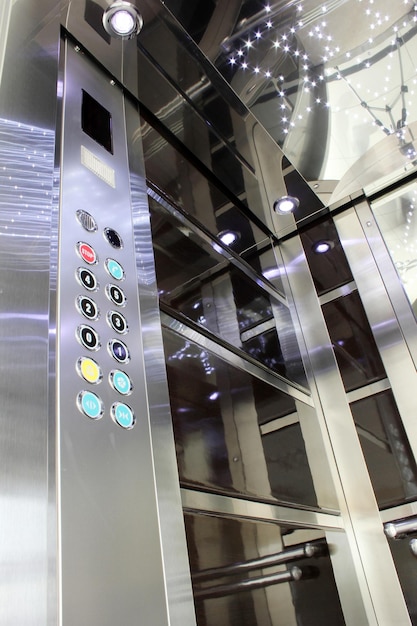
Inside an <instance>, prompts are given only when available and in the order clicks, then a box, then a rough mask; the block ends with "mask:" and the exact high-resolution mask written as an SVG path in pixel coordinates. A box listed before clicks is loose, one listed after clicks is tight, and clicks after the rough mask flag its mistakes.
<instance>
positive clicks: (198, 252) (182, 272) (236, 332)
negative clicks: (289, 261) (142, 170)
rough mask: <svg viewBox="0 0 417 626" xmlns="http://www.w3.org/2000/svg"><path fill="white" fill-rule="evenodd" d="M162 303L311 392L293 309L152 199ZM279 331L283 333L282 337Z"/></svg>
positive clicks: (158, 280)
mask: <svg viewBox="0 0 417 626" xmlns="http://www.w3.org/2000/svg"><path fill="white" fill-rule="evenodd" d="M150 205H151V225H152V235H153V242H154V254H155V265H156V274H157V283H158V290H159V295H160V299H161V302H163V303H164V304H166V305H168V306H169V307H170V308H172V309H174V310H175V311H178V312H179V313H181V314H182V315H185V316H186V317H187V318H188V319H189V320H192V321H193V322H195V323H197V324H199V325H200V326H201V327H203V328H204V329H207V330H209V331H210V332H212V333H214V334H215V335H217V336H218V337H221V338H222V339H223V340H224V341H226V342H227V343H228V344H230V345H232V346H233V347H234V348H238V349H240V350H242V351H243V352H245V353H246V354H248V355H249V356H251V357H252V358H254V359H256V360H257V361H259V362H260V363H262V364H263V365H265V366H266V367H268V368H269V369H271V370H272V371H274V372H276V373H277V374H280V375H281V376H283V377H285V378H289V379H290V380H292V381H294V382H297V383H298V384H300V385H303V386H306V385H307V382H306V377H305V372H304V369H303V365H302V361H301V356H300V352H299V348H298V343H297V339H296V336H295V331H294V328H293V324H292V321H291V315H290V312H289V310H288V308H287V307H286V306H285V305H284V304H282V303H281V302H280V301H279V300H275V299H274V298H273V297H272V296H271V295H269V294H268V292H266V291H264V290H263V289H261V287H260V286H258V285H257V284H256V283H255V282H254V281H253V280H252V279H251V278H249V277H248V276H246V274H244V273H243V271H241V270H240V269H238V268H237V267H236V266H234V265H233V264H231V263H229V262H228V261H227V260H226V259H225V257H224V256H222V255H221V254H218V253H216V252H215V250H214V249H213V248H212V247H211V246H210V245H209V244H208V243H206V242H204V241H203V240H202V239H201V238H199V237H198V236H197V235H196V234H195V233H193V232H192V231H191V230H190V228H188V227H186V226H185V224H182V223H181V222H180V221H179V220H177V219H176V218H175V217H174V216H173V215H170V214H169V213H168V211H166V210H165V209H163V208H162V207H161V206H160V205H159V204H158V203H157V202H156V200H154V199H152V198H151V199H150ZM277 329H278V332H277Z"/></svg>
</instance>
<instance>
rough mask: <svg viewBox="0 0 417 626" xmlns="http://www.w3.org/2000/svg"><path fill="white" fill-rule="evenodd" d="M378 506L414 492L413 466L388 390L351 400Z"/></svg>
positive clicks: (415, 474)
mask: <svg viewBox="0 0 417 626" xmlns="http://www.w3.org/2000/svg"><path fill="white" fill-rule="evenodd" d="M351 409H352V414H353V418H354V420H355V424H356V428H357V431H358V434H359V438H360V441H361V446H362V450H363V453H364V456H365V460H366V464H367V466H368V470H369V475H370V478H371V481H372V485H373V487H374V490H375V495H376V498H377V501H378V504H379V506H380V507H386V506H388V505H391V506H393V505H394V504H399V503H402V502H404V501H407V500H414V499H415V498H416V496H417V467H416V464H415V461H414V459H413V455H412V454H411V450H410V446H409V443H408V440H407V437H406V435H405V432H404V428H403V426H402V423H401V418H400V415H399V413H398V410H397V407H396V404H395V400H394V397H393V395H392V392H391V391H385V392H383V393H379V394H377V395H375V396H372V397H369V398H365V399H363V400H358V401H357V402H353V403H352V404H351Z"/></svg>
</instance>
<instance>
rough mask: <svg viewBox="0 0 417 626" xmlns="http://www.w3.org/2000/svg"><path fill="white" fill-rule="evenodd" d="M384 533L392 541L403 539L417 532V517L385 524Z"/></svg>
mask: <svg viewBox="0 0 417 626" xmlns="http://www.w3.org/2000/svg"><path fill="white" fill-rule="evenodd" d="M384 532H385V534H386V535H387V537H389V538H390V539H402V538H403V537H405V536H406V535H410V534H412V533H416V532H417V517H408V518H407V519H401V520H395V521H394V522H387V523H386V524H384Z"/></svg>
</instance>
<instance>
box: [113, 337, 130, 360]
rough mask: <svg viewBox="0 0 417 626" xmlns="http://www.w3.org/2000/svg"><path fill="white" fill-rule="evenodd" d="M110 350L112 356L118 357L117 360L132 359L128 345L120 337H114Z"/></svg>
mask: <svg viewBox="0 0 417 626" xmlns="http://www.w3.org/2000/svg"><path fill="white" fill-rule="evenodd" d="M109 351H110V354H111V355H112V357H113V358H114V359H116V361H119V363H127V362H128V361H129V359H130V354H129V350H128V349H127V346H126V345H125V344H124V343H123V341H119V340H118V339H112V340H111V341H110V342H109Z"/></svg>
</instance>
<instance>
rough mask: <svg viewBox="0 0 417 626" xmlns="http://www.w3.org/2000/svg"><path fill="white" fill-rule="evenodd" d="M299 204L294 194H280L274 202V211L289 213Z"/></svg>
mask: <svg viewBox="0 0 417 626" xmlns="http://www.w3.org/2000/svg"><path fill="white" fill-rule="evenodd" d="M299 206H300V201H299V199H298V198H295V197H294V196H282V198H278V200H275V202H274V211H275V212H276V213H291V212H292V211H294V210H295V209H297V208H298V207H299Z"/></svg>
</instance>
